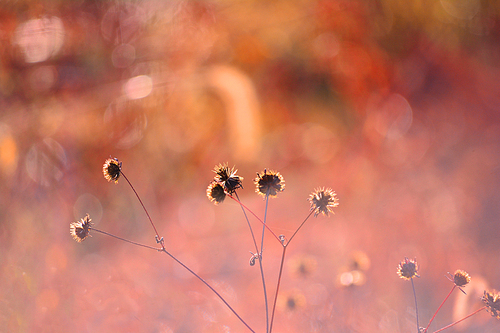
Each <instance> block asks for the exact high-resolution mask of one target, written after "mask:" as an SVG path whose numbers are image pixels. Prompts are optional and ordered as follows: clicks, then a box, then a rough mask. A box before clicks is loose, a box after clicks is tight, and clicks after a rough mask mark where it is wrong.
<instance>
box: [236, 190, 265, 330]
mask: <svg viewBox="0 0 500 333" xmlns="http://www.w3.org/2000/svg"><path fill="white" fill-rule="evenodd" d="M234 194H235V195H236V198H237V199H238V202H239V203H240V207H241V210H242V211H243V215H244V216H245V219H246V221H247V224H248V228H249V229H250V234H251V235H252V240H253V244H254V246H255V252H256V253H257V256H258V258H259V268H260V276H261V280H262V288H263V289H264V303H265V307H266V332H269V305H268V302H267V288H266V279H265V277H264V268H263V267H262V250H263V249H262V247H261V248H260V251H259V247H258V246H257V241H256V240H255V235H254V233H253V229H252V225H251V224H250V220H249V219H248V215H247V213H246V211H245V208H243V205H242V204H241V201H240V198H239V197H238V193H236V192H235V193H234ZM264 230H265V229H264Z"/></svg>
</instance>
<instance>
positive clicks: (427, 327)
mask: <svg viewBox="0 0 500 333" xmlns="http://www.w3.org/2000/svg"><path fill="white" fill-rule="evenodd" d="M456 286H457V285H456V284H454V285H453V288H451V290H450V292H449V293H448V295H446V297H445V299H444V301H443V302H442V303H441V305H440V306H439V307H438V308H437V310H436V312H435V313H434V316H432V318H431V320H430V321H429V324H427V326H426V327H425V329H424V333H425V332H427V330H428V329H429V326H431V323H432V321H433V320H434V318H435V317H436V315H437V313H438V312H439V310H441V307H442V306H443V304H444V302H446V300H447V299H448V297H450V295H451V293H452V292H453V290H455V287H456Z"/></svg>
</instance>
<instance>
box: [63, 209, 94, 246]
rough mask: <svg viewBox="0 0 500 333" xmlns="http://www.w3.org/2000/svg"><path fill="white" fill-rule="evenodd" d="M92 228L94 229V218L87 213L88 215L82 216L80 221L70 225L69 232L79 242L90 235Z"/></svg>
mask: <svg viewBox="0 0 500 333" xmlns="http://www.w3.org/2000/svg"><path fill="white" fill-rule="evenodd" d="M90 229H92V219H91V218H90V216H89V214H87V216H85V217H84V218H82V219H81V220H80V221H78V222H73V223H71V224H70V225H69V233H70V234H71V236H73V239H74V240H76V241H77V242H78V243H80V242H82V241H83V240H84V239H85V238H87V237H88V236H90V235H89V233H90Z"/></svg>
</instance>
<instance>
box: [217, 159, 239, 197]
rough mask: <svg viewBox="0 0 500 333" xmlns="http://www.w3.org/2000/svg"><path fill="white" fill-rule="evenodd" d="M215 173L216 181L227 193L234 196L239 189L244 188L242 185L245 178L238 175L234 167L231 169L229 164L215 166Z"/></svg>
mask: <svg viewBox="0 0 500 333" xmlns="http://www.w3.org/2000/svg"><path fill="white" fill-rule="evenodd" d="M214 172H215V177H214V180H215V181H216V182H217V183H219V184H220V185H221V186H222V187H223V188H224V191H225V192H226V193H228V194H233V193H234V191H236V190H237V189H239V188H243V185H242V183H241V181H242V180H243V177H240V176H238V175H236V172H238V170H236V169H235V168H234V167H233V168H229V166H228V165H227V164H219V165H217V166H215V168H214Z"/></svg>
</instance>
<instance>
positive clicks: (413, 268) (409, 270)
mask: <svg viewBox="0 0 500 333" xmlns="http://www.w3.org/2000/svg"><path fill="white" fill-rule="evenodd" d="M417 271H418V264H417V261H416V260H412V259H408V258H405V260H403V261H401V262H400V263H399V266H398V275H399V277H400V278H402V279H405V280H411V279H412V278H414V277H420V276H419V275H418V274H417Z"/></svg>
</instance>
